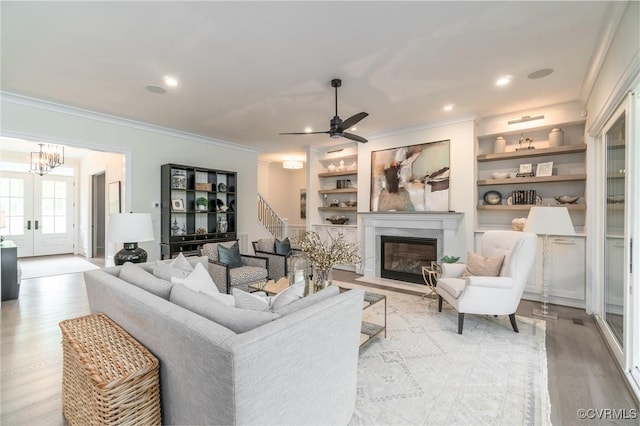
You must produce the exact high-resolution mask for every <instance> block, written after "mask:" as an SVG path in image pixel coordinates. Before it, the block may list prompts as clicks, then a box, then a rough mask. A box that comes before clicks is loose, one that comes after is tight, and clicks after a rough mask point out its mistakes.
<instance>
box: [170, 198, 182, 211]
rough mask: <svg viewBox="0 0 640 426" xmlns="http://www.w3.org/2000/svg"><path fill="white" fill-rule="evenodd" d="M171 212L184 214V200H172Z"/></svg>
mask: <svg viewBox="0 0 640 426" xmlns="http://www.w3.org/2000/svg"><path fill="white" fill-rule="evenodd" d="M171 211H172V212H183V211H185V209H184V200H183V199H182V198H176V199H174V200H171Z"/></svg>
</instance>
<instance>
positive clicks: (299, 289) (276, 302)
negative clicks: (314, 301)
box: [271, 281, 305, 312]
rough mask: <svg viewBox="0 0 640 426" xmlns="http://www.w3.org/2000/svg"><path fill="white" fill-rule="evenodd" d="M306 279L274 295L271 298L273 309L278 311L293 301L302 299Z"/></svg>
mask: <svg viewBox="0 0 640 426" xmlns="http://www.w3.org/2000/svg"><path fill="white" fill-rule="evenodd" d="M304 286H305V283H304V281H302V282H299V283H295V284H294V285H292V286H290V287H289V288H287V289H286V290H284V291H281V292H280V293H278V294H276V295H275V296H273V298H272V299H271V310H272V311H274V312H275V311H276V310H278V309H280V308H282V307H283V306H285V305H288V304H289V303H291V302H295V301H296V300H299V299H302V297H303V296H304Z"/></svg>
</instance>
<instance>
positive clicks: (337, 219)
mask: <svg viewBox="0 0 640 426" xmlns="http://www.w3.org/2000/svg"><path fill="white" fill-rule="evenodd" d="M326 220H328V221H329V222H331V224H333V225H344V224H345V223H347V222H349V218H348V217H346V216H331V217H328V218H327V219H326Z"/></svg>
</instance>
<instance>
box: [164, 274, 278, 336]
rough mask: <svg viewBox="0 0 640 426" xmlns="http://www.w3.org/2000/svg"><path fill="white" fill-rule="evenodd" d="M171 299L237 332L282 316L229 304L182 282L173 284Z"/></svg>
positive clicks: (251, 328)
mask: <svg viewBox="0 0 640 426" xmlns="http://www.w3.org/2000/svg"><path fill="white" fill-rule="evenodd" d="M170 301H171V302H173V303H175V304H176V305H178V306H181V307H183V308H185V309H188V310H190V311H191V312H193V313H195V314H198V315H200V316H203V317H205V318H207V319H210V320H211V321H214V322H216V323H217V324H220V325H222V326H224V327H226V328H228V329H229V330H231V331H233V332H235V333H244V332H246V331H249V330H253V329H254V328H256V327H260V326H261V325H263V324H266V323H268V322H271V321H273V320H274V319H276V318H279V317H280V315H278V314H275V313H273V312H259V311H254V310H251V309H241V308H236V307H234V306H227V305H225V304H223V303H220V302H218V301H217V300H215V299H214V298H212V297H209V296H208V295H206V294H201V293H198V292H196V291H193V290H191V289H189V288H187V287H186V286H184V285H182V284H175V285H174V286H173V289H172V291H171V299H170Z"/></svg>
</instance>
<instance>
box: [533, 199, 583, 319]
mask: <svg viewBox="0 0 640 426" xmlns="http://www.w3.org/2000/svg"><path fill="white" fill-rule="evenodd" d="M523 231H524V232H533V233H534V234H538V235H542V236H543V238H544V239H543V245H542V309H534V310H533V315H534V316H537V317H542V318H551V319H557V318H558V314H557V313H555V312H549V307H548V306H547V297H548V295H547V281H548V279H547V278H548V276H547V275H548V265H547V257H548V256H547V254H548V251H549V242H548V237H549V235H575V234H576V232H575V230H574V229H573V224H572V223H571V218H570V217H569V210H567V208H566V207H531V210H530V211H529V216H527V223H526V224H525V225H524V229H523Z"/></svg>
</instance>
